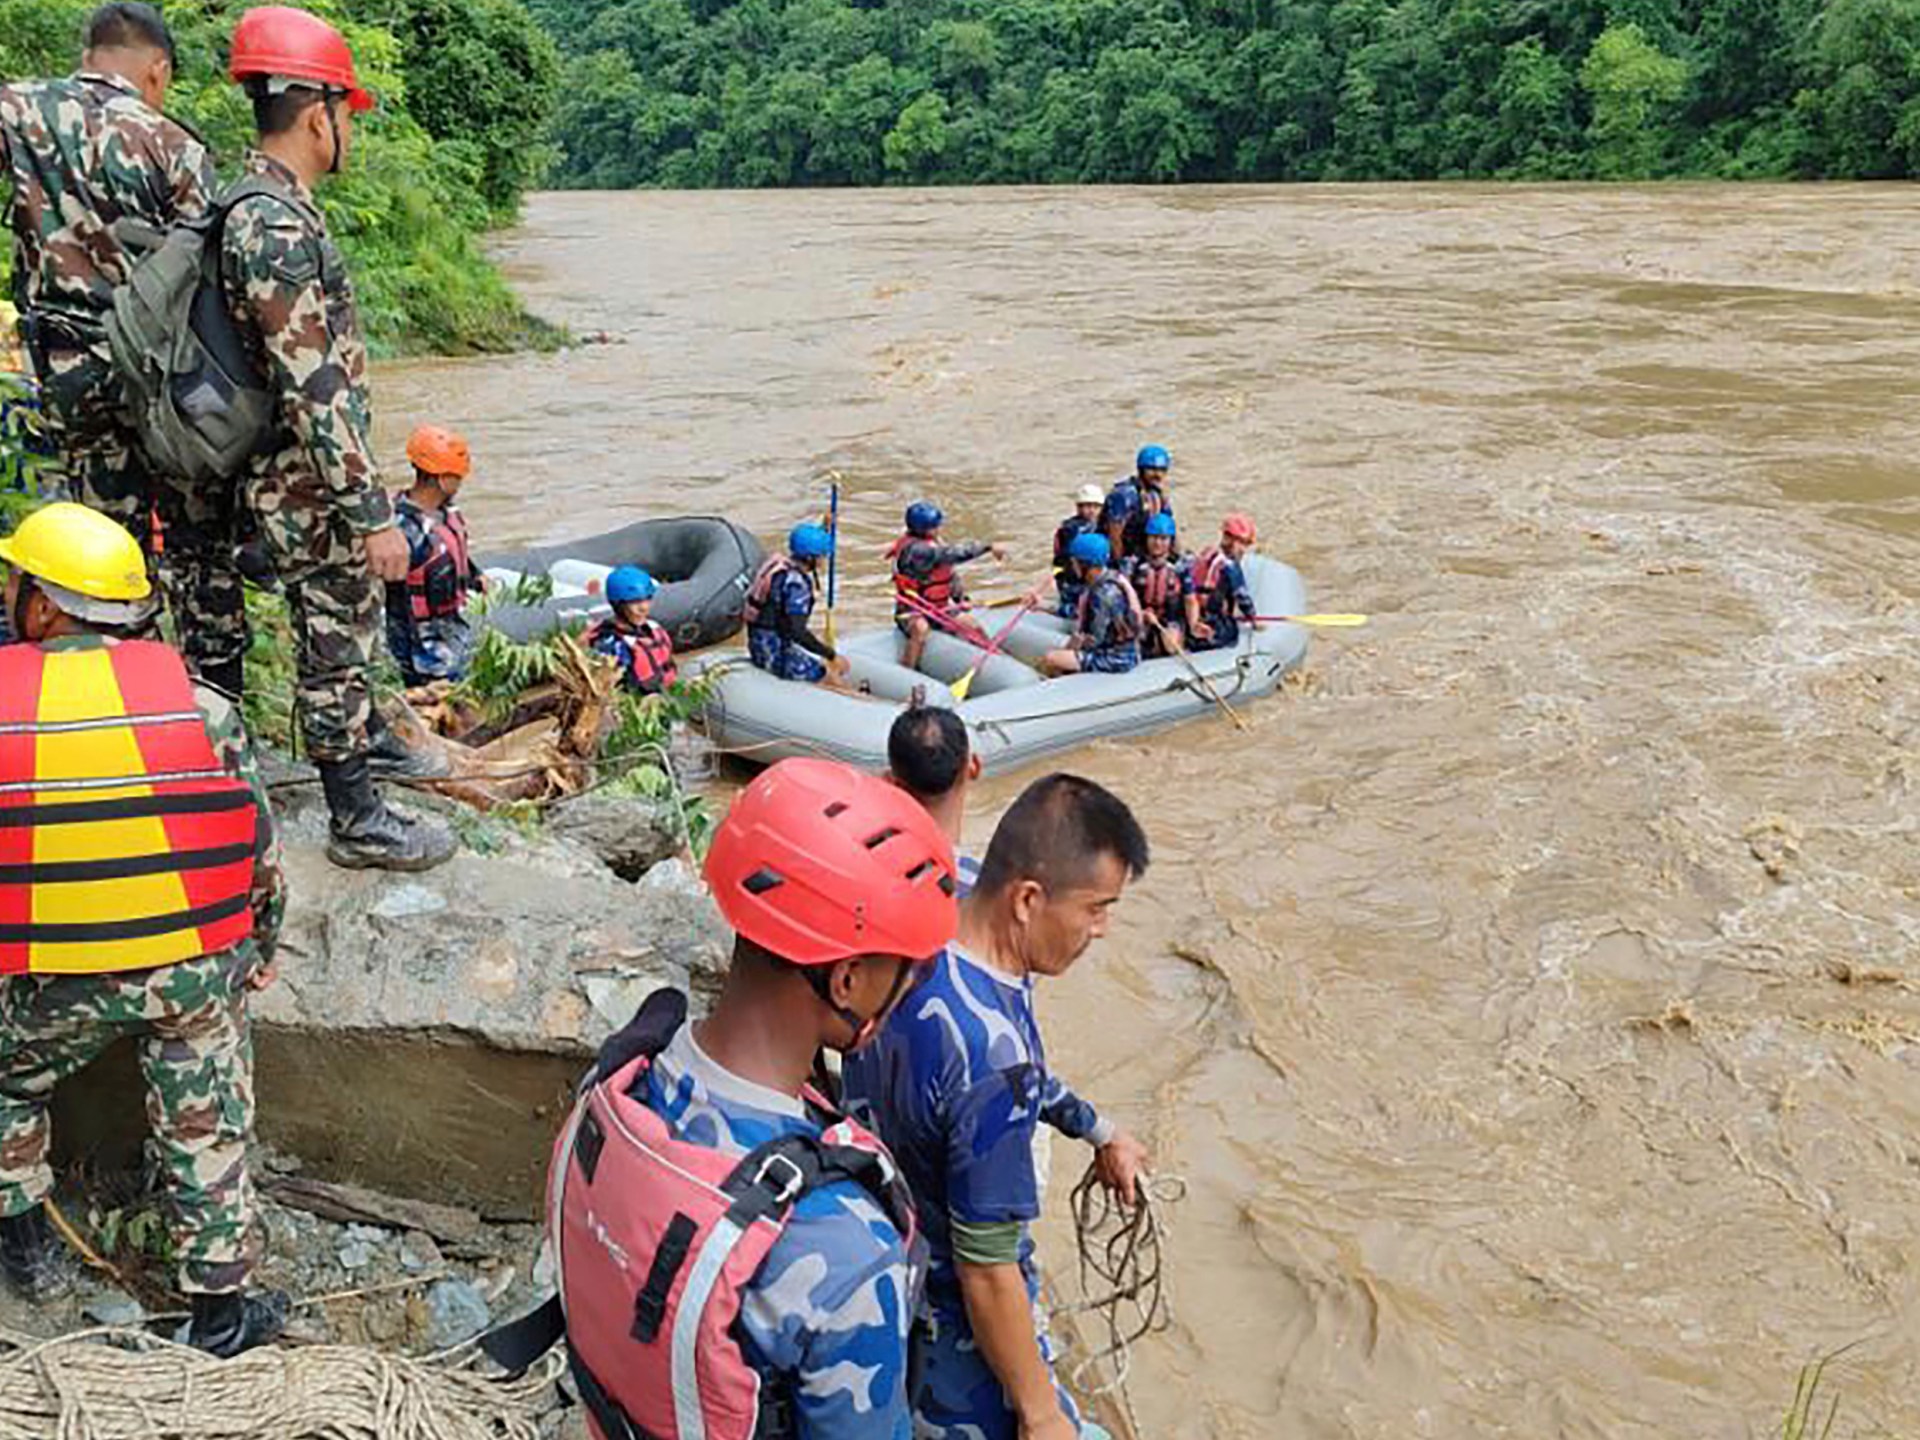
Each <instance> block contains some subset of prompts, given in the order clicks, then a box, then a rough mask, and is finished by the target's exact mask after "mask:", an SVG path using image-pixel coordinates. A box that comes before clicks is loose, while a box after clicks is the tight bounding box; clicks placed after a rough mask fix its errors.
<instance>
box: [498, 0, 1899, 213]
mask: <svg viewBox="0 0 1920 1440" xmlns="http://www.w3.org/2000/svg"><path fill="white" fill-rule="evenodd" d="M526 3H527V4H528V7H529V8H530V9H531V10H532V11H533V13H534V14H535V16H536V18H538V19H539V20H540V21H541V23H542V24H544V25H545V26H546V27H547V28H548V29H549V30H550V31H551V33H552V34H553V35H554V36H555V37H556V38H557V40H558V41H559V43H560V45H561V48H562V50H563V51H564V52H565V53H566V55H567V59H566V62H565V73H564V80H563V84H562V98H561V101H560V104H559V107H558V109H557V112H556V115H555V120H554V124H553V128H552V131H551V134H552V137H553V139H554V141H555V143H556V144H557V146H558V148H559V150H560V152H561V158H560V161H559V164H558V167H557V169H556V171H555V174H556V176H557V178H559V179H560V180H561V181H562V182H563V183H567V184H574V185H587V186H631V185H681V186H707V185H792V184H860V185H865V184H878V183H882V182H886V181H897V182H913V183H927V182H933V183H968V182H979V183H992V182H1008V181H1048V182H1074V181H1165V180H1354V179H1433V178H1454V177H1476V176H1478V177H1511V178H1556V177H1558V178H1599V179H1628V178H1642V177H1660V176H1669V175H1736V176H1795V175H1799V176H1874V177H1879V176H1905V175H1908V174H1911V173H1914V172H1915V171H1916V169H1920V0H1824V3H1823V0H526Z"/></svg>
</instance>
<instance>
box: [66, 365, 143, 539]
mask: <svg viewBox="0 0 1920 1440" xmlns="http://www.w3.org/2000/svg"><path fill="white" fill-rule="evenodd" d="M45 360H46V370H45V373H44V374H42V375H41V377H40V403H41V406H42V408H43V410H44V412H45V414H46V419H47V432H48V437H49V438H50V439H51V440H52V441H53V444H54V446H55V448H56V450H57V451H58V453H59V458H60V470H61V472H62V477H63V479H64V482H65V483H64V485H51V486H47V487H45V488H46V490H47V493H48V495H49V498H55V499H58V498H65V499H68V500H78V501H79V502H80V503H81V504H82V505H87V506H91V507H92V508H93V509H95V510H98V511H100V512H101V513H102V514H106V515H111V516H112V517H113V518H114V519H115V520H118V521H119V522H120V523H121V524H122V525H124V526H126V527H127V529H128V530H130V531H132V532H133V537H134V539H136V540H138V541H139V542H140V548H141V549H143V550H148V551H151V548H152V545H151V541H152V537H151V535H150V533H149V531H150V529H151V520H152V515H153V477H152V475H151V474H150V473H149V472H148V469H147V462H146V457H145V456H143V455H142V454H141V453H140V447H139V445H138V444H137V443H136V441H135V439H134V435H133V432H132V430H130V429H129V428H128V427H127V423H126V420H125V418H124V417H123V416H122V415H121V413H120V406H119V401H118V394H119V392H118V388H117V386H116V385H115V383H114V379H113V365H112V360H111V357H110V356H109V355H108V353H107V347H106V342H105V341H104V340H103V341H101V342H100V343H99V344H97V345H95V346H93V347H91V348H90V349H85V350H78V349H69V348H65V347H63V346H55V347H53V348H50V349H48V350H47V352H46V355H45Z"/></svg>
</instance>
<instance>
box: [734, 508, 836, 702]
mask: <svg viewBox="0 0 1920 1440" xmlns="http://www.w3.org/2000/svg"><path fill="white" fill-rule="evenodd" d="M832 553H833V532H832V531H831V530H829V529H827V527H826V526H824V525H814V524H805V525H796V526H794V527H793V530H792V531H791V532H790V533H789V534H788V536H787V553H786V554H784V555H769V556H768V557H767V558H766V560H765V561H763V562H762V564H761V566H760V569H759V570H758V571H757V572H755V574H754V577H753V583H752V584H750V585H749V586H748V587H747V599H746V604H745V606H744V607H743V608H742V610H741V618H742V619H744V620H745V621H746V626H747V656H748V658H749V659H750V660H752V661H753V663H754V664H755V665H756V666H757V667H759V668H760V669H762V670H765V671H767V672H769V673H770V674H773V675H777V676H779V677H780V678H781V679H782V680H803V681H806V682H808V683H810V684H818V683H820V682H821V681H828V682H829V683H831V682H832V681H833V680H839V679H841V678H842V677H844V676H845V675H846V673H847V660H846V657H845V656H844V655H841V654H840V653H839V652H838V651H836V650H835V649H834V648H833V647H832V646H831V645H829V644H827V642H826V641H824V640H822V639H821V638H820V637H819V636H817V635H815V634H814V633H813V631H812V630H811V629H809V628H808V626H807V620H808V617H810V616H811V615H812V614H813V602H814V597H815V595H816V594H817V593H818V587H819V582H820V562H821V561H822V560H824V559H826V558H827V556H829V555H831V554H832Z"/></svg>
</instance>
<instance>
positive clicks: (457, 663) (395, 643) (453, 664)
mask: <svg viewBox="0 0 1920 1440" xmlns="http://www.w3.org/2000/svg"><path fill="white" fill-rule="evenodd" d="M447 509H448V511H452V510H453V506H452V505H451V504H449V505H448V506H447ZM393 523H394V524H395V525H397V526H398V527H399V529H400V533H401V534H402V535H404V536H406V537H407V569H408V571H409V572H410V573H417V572H418V570H419V568H420V567H421V566H422V565H424V564H426V562H427V555H428V552H429V551H430V550H431V548H432V542H431V540H430V538H429V535H428V531H429V529H430V525H429V521H428V517H427V515H426V513H425V512H424V511H422V510H421V508H420V507H419V506H418V505H416V504H415V503H414V500H413V497H412V496H411V495H409V494H407V493H406V492H405V491H404V490H403V491H401V492H400V493H399V494H398V495H396V496H395V497H394V500H393ZM475 579H476V581H477V579H478V577H477V576H476V577H475ZM386 613H387V649H388V650H390V651H391V652H392V653H393V660H394V663H395V664H396V665H398V666H399V667H400V678H401V680H403V681H404V682H405V683H406V684H408V685H425V684H427V683H429V682H430V681H434V680H461V679H464V678H466V673H467V667H468V666H469V665H471V664H472V663H473V652H474V648H475V646H476V645H477V644H478V640H479V637H478V636H477V635H476V634H475V632H474V628H473V626H472V624H471V623H469V621H468V620H467V617H466V616H465V615H462V614H455V615H433V616H426V617H416V616H415V615H414V614H413V612H412V610H411V608H410V607H409V592H408V588H407V586H406V584H405V583H397V582H389V583H388V585H387V587H386Z"/></svg>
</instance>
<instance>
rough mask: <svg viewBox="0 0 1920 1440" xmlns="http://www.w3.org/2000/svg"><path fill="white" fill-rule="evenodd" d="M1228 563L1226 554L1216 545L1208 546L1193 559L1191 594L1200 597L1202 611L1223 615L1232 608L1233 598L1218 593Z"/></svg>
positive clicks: (1224, 577) (1223, 580)
mask: <svg viewBox="0 0 1920 1440" xmlns="http://www.w3.org/2000/svg"><path fill="white" fill-rule="evenodd" d="M1228 563H1229V562H1228V560H1227V556H1226V552H1225V551H1223V550H1222V549H1221V548H1220V547H1219V546H1218V545H1209V546H1208V547H1207V548H1206V549H1204V550H1202V551H1201V552H1200V553H1199V554H1198V555H1196V556H1195V557H1194V561H1193V593H1194V594H1195V595H1198V596H1199V597H1200V608H1201V609H1202V610H1205V611H1207V612H1209V613H1212V614H1222V615H1224V614H1225V613H1226V612H1227V611H1228V610H1229V609H1231V608H1232V605H1233V597H1232V596H1231V595H1223V594H1221V593H1220V589H1221V586H1222V584H1223V583H1224V582H1225V580H1226V577H1227V565H1228Z"/></svg>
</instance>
